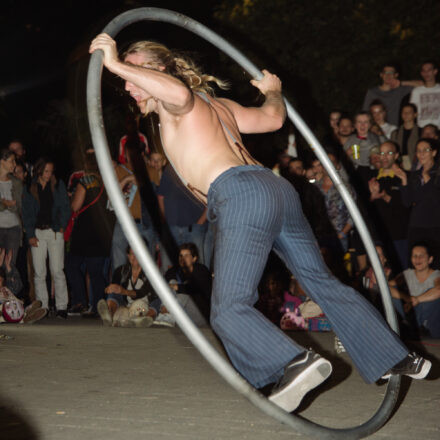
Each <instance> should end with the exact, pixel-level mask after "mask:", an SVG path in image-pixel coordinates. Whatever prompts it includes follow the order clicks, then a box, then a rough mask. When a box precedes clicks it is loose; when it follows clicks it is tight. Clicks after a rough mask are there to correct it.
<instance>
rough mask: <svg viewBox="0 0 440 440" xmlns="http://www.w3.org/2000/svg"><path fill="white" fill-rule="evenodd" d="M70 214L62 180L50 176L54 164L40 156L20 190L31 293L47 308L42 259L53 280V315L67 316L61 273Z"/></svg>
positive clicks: (64, 279) (64, 285) (63, 279)
mask: <svg viewBox="0 0 440 440" xmlns="http://www.w3.org/2000/svg"><path fill="white" fill-rule="evenodd" d="M69 217H70V206H69V198H68V196H67V191H66V187H65V185H64V183H63V181H62V180H57V179H56V178H55V175H54V163H53V161H51V160H50V159H46V158H41V159H39V160H38V161H37V162H36V163H35V166H34V177H33V179H32V182H31V184H30V186H29V188H27V189H25V190H24V192H23V223H24V228H25V234H26V239H27V240H28V243H29V245H30V246H31V252H32V261H33V265H34V270H35V278H34V282H35V295H36V298H37V300H40V301H41V304H42V307H43V308H45V309H47V307H48V302H49V296H48V293H47V286H46V272H47V267H46V260H47V255H48V254H49V267H50V272H51V274H52V278H53V280H54V283H55V304H56V308H57V316H58V317H60V318H67V303H68V294H67V285H66V277H65V275H64V271H63V269H64V236H63V232H64V229H65V227H66V225H67V222H68V220H69Z"/></svg>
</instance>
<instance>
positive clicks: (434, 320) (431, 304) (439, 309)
mask: <svg viewBox="0 0 440 440" xmlns="http://www.w3.org/2000/svg"><path fill="white" fill-rule="evenodd" d="M393 305H394V308H395V309H396V311H397V313H398V314H399V315H400V316H401V317H402V318H403V319H405V318H407V315H410V314H411V313H414V315H413V317H414V318H415V322H413V319H411V318H410V319H408V321H409V324H410V325H413V326H417V328H420V327H422V326H423V327H424V328H425V329H426V330H428V332H429V335H430V336H431V337H432V338H440V298H439V299H436V300H434V301H426V302H421V303H419V304H417V305H416V306H415V307H413V308H412V309H411V310H410V312H409V313H408V314H406V313H405V312H404V310H403V303H402V301H401V300H400V299H397V298H393ZM413 330H416V329H413Z"/></svg>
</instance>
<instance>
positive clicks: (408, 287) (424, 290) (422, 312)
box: [390, 243, 440, 338]
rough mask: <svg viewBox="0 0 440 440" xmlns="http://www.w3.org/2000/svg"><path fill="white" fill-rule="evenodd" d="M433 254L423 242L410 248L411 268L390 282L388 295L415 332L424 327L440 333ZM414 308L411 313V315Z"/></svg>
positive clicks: (439, 274) (439, 282)
mask: <svg viewBox="0 0 440 440" xmlns="http://www.w3.org/2000/svg"><path fill="white" fill-rule="evenodd" d="M432 261H433V257H432V255H431V252H430V250H429V247H428V246H427V245H426V244H425V243H416V244H415V245H414V246H413V248H412V250H411V263H412V265H413V267H414V269H406V270H405V271H403V273H402V274H400V275H399V276H398V277H397V278H396V279H395V280H393V281H391V282H390V291H391V296H392V297H393V303H394V306H395V308H396V310H397V312H398V313H399V315H400V316H401V317H402V318H404V319H407V320H408V321H409V324H410V325H412V326H413V327H415V328H412V329H411V330H413V331H414V330H415V331H416V332H417V333H420V331H427V332H428V333H429V335H430V336H431V337H433V338H439V337H440V270H434V269H433V268H432V267H431V264H432ZM411 312H413V315H411Z"/></svg>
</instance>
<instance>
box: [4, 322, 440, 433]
mask: <svg viewBox="0 0 440 440" xmlns="http://www.w3.org/2000/svg"><path fill="white" fill-rule="evenodd" d="M203 333H204V334H205V335H206V337H207V338H208V339H209V340H210V341H211V342H212V343H213V344H215V345H216V346H217V347H218V346H219V344H218V342H217V340H216V338H215V337H214V335H213V334H212V332H211V331H210V330H209V329H203ZM0 334H3V335H7V336H11V337H12V338H11V339H5V338H2V339H0V371H1V372H2V374H1V379H0V410H1V413H0V438H1V439H4V440H9V439H14V440H58V439H62V440H78V439H80V440H89V439H90V440H92V439H93V440H101V439H102V440H119V439H122V440H132V439H133V440H134V439H136V440H137V439H155V440H168V439H178V440H211V439H218V440H226V439H227V440H230V439H231V440H234V439H237V440H238V439H240V440H241V439H252V440H263V439H280V440H284V439H291V438H292V437H294V438H304V437H302V436H300V435H299V434H297V433H295V432H294V431H292V430H291V429H290V428H287V427H286V426H284V425H282V424H280V423H279V422H277V421H275V420H273V419H271V418H269V417H268V416H266V415H264V414H262V413H261V412H260V411H259V410H258V409H256V408H255V407H253V406H252V405H251V404H250V403H249V402H248V401H247V400H246V399H244V398H242V397H241V396H240V395H238V394H237V393H236V392H235V391H234V390H232V389H231V388H230V387H229V386H228V385H226V384H225V383H224V381H223V379H221V378H220V377H219V376H218V375H217V374H216V373H215V372H214V371H213V370H212V369H211V367H210V366H209V365H208V364H207V363H206V361H205V360H204V359H202V357H201V356H200V355H199V353H198V351H197V350H196V349H195V348H194V347H193V346H192V345H191V343H190V342H189V341H188V340H187V339H186V337H185V336H184V335H183V333H182V332H181V331H180V330H179V329H177V328H176V329H169V328H149V329H120V328H103V327H102V326H101V325H100V322H99V321H98V320H84V319H82V320H81V318H71V319H69V320H67V321H65V322H64V321H60V320H56V319H46V320H44V321H43V323H37V324H35V325H33V326H25V325H12V324H5V325H3V326H1V328H0ZM292 337H294V338H295V339H297V340H298V341H299V342H301V343H303V344H306V345H312V346H314V347H315V348H317V349H318V350H319V351H320V352H321V353H323V354H325V355H326V356H327V357H328V358H329V359H330V360H331V361H332V363H333V365H334V373H333V375H332V378H331V380H330V381H329V382H328V384H326V385H325V386H324V387H321V388H320V389H319V392H312V393H311V396H310V397H309V398H306V399H305V401H304V404H303V405H302V406H301V408H300V409H299V412H300V414H301V415H302V416H304V417H306V418H309V419H312V420H314V421H316V422H318V423H321V424H325V425H329V426H333V427H348V426H354V425H357V424H360V423H362V422H363V421H365V420H367V419H368V418H369V417H371V415H372V414H373V413H374V411H375V410H376V409H377V407H378V405H379V404H380V402H381V399H382V394H383V392H384V389H385V387H384V386H383V385H382V386H379V385H365V384H364V383H363V381H362V379H361V378H360V377H359V375H358V374H357V373H356V371H354V370H353V368H352V365H351V363H350V360H349V358H348V356H347V355H346V354H342V355H336V354H335V353H334V352H333V347H332V346H333V335H332V334H330V333H329V334H325V333H320V334H316V333H315V334H313V336H312V338H310V335H307V334H300V333H292ZM417 348H418V350H426V352H427V356H428V357H430V358H431V359H432V360H434V361H435V362H437V363H436V364H435V365H434V368H433V370H434V371H433V373H432V378H431V380H425V381H413V382H412V383H411V382H410V381H409V380H408V381H404V382H403V386H402V391H403V392H402V396H401V401H400V405H399V408H398V410H397V412H396V413H395V415H394V416H393V418H392V419H391V420H390V421H389V422H388V423H387V425H386V426H385V427H384V428H382V429H381V430H380V431H379V432H378V433H376V434H375V435H373V436H372V437H371V438H374V439H393V440H394V439H404V440H405V439H408V440H409V439H411V440H418V439H423V440H431V439H432V440H439V439H440V417H439V415H440V413H439V409H440V380H439V379H438V377H439V376H440V371H439V370H440V367H439V360H440V340H426V341H424V343H423V344H418V345H417Z"/></svg>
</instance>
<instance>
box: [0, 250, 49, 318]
mask: <svg viewBox="0 0 440 440" xmlns="http://www.w3.org/2000/svg"><path fill="white" fill-rule="evenodd" d="M21 286H22V283H21V279H20V275H19V273H18V271H17V269H16V268H15V266H14V264H13V262H12V251H11V250H9V251H8V252H6V251H5V249H0V309H1V310H0V322H23V323H25V324H33V323H34V322H35V321H38V320H40V319H42V318H44V317H45V316H46V313H47V310H46V309H43V308H41V301H33V302H32V303H31V304H30V305H29V306H28V307H26V308H25V309H24V303H23V301H22V300H21V299H19V298H17V296H16V295H17V293H18V292H20V290H21ZM6 302H10V305H9V306H7V309H5V310H3V306H4V305H5V303H6ZM9 309H11V310H12V311H13V312H12V313H9ZM14 318H15V319H14Z"/></svg>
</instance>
